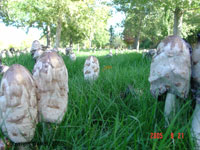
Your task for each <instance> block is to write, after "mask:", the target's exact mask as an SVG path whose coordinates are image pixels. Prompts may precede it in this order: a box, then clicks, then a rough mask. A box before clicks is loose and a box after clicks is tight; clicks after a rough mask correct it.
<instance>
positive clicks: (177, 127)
mask: <svg viewBox="0 0 200 150" xmlns="http://www.w3.org/2000/svg"><path fill="white" fill-rule="evenodd" d="M113 52H114V51H113ZM75 53H76V55H77V59H76V61H75V62H73V61H71V60H70V59H69V57H68V56H64V55H63V59H64V62H65V64H66V67H67V69H68V74H69V98H68V110H67V112H66V114H65V117H64V119H63V121H62V123H61V124H59V125H58V124H49V123H44V122H42V123H39V124H38V125H37V129H36V132H35V137H34V139H33V140H32V143H30V145H29V148H30V149H41V150H50V149H56V150H61V149H77V150H88V149H89V150H94V149H95V150H96V149H99V150H100V149H106V150H107V149H117V150H125V149H144V150H148V149H153V150H156V149H159V150H164V149H174V150H175V149H176V150H177V149H181V150H183V149H193V148H194V143H193V141H192V138H191V133H190V124H191V117H192V113H193V110H194V108H193V107H194V106H193V105H194V103H193V101H192V100H191V98H188V99H186V100H181V105H180V111H179V112H178V113H177V114H176V116H175V118H174V120H173V121H172V123H171V124H170V125H169V127H168V128H166V127H165V120H164V114H163V110H164V98H161V100H159V101H158V100H156V99H155V98H153V97H152V96H151V93H150V84H149V82H148V77H149V71H150V64H151V59H149V58H143V57H142V54H140V53H136V52H131V51H129V52H125V53H123V54H118V55H113V57H110V58H108V57H105V55H106V54H108V51H105V50H101V51H97V52H95V53H93V52H85V51H80V52H79V53H78V52H75ZM89 55H94V56H96V57H97V58H98V59H99V63H100V75H99V78H98V79H97V80H96V81H95V82H87V81H85V80H84V77H83V66H84V61H85V59H86V58H87V57H88V56H89ZM3 62H4V64H6V65H11V64H14V63H18V64H22V65H24V66H25V67H26V68H27V69H29V71H32V69H33V66H34V63H35V62H34V60H33V59H32V57H31V56H30V55H29V54H27V55H21V56H19V57H13V58H6V59H4V60H3ZM108 66H109V67H108ZM110 66H112V67H110ZM190 97H191V96H190ZM152 133H160V134H159V135H162V138H161V136H160V138H161V139H157V138H158V137H157V138H156V139H154V136H152V135H151V134H152ZM182 133H183V134H182ZM172 134H173V135H174V138H172V137H171V136H172ZM180 135H181V136H180ZM182 135H183V136H182ZM179 136H180V137H179ZM1 137H3V135H2V133H1ZM179 138H180V139H179ZM10 145H11V146H10V149H14V148H15V147H16V145H17V144H14V143H12V142H10Z"/></svg>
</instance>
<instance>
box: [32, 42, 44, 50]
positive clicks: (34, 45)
mask: <svg viewBox="0 0 200 150" xmlns="http://www.w3.org/2000/svg"><path fill="white" fill-rule="evenodd" d="M38 49H42V46H41V44H40V42H39V41H38V40H35V41H33V43H32V46H31V51H34V50H38Z"/></svg>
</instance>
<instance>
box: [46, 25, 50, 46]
mask: <svg viewBox="0 0 200 150" xmlns="http://www.w3.org/2000/svg"><path fill="white" fill-rule="evenodd" d="M46 30H47V47H50V44H51V41H50V35H51V32H50V26H49V25H47V29H46Z"/></svg>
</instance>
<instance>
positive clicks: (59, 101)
mask: <svg viewBox="0 0 200 150" xmlns="http://www.w3.org/2000/svg"><path fill="white" fill-rule="evenodd" d="M33 78H34V79H35V83H36V87H37V99H38V111H39V117H40V120H41V119H43V120H44V121H47V122H57V123H60V122H61V121H62V118H63V116H64V114H65V112H66V110H67V103H68V91H69V89H68V72H67V68H66V66H65V64H64V61H63V59H62V57H60V56H59V55H58V54H57V53H56V52H52V51H46V52H44V53H43V54H42V55H41V56H40V57H39V58H38V59H37V62H36V64H35V66H34V70H33Z"/></svg>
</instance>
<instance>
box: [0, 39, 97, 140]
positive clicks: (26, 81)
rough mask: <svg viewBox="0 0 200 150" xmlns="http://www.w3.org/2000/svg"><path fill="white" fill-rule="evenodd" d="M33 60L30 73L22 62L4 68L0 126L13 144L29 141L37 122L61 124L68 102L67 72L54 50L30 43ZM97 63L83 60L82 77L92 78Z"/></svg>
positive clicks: (95, 59)
mask: <svg viewBox="0 0 200 150" xmlns="http://www.w3.org/2000/svg"><path fill="white" fill-rule="evenodd" d="M31 53H32V56H33V58H34V59H35V60H36V63H35V65H34V69H33V72H32V74H31V73H30V72H29V71H28V70H27V69H26V68H25V67H24V66H22V65H19V64H14V65H12V66H10V67H8V68H6V71H5V73H4V74H3V78H2V81H1V86H0V125H1V126H0V127H1V128H2V131H3V133H4V134H5V135H6V136H7V137H9V139H10V140H11V141H13V142H14V143H26V142H30V141H31V140H32V139H33V137H34V134H35V128H36V125H37V123H38V121H45V122H50V123H60V122H61V121H62V119H63V116H64V114H65V112H66V110H67V104H68V92H69V88H68V71H67V68H66V66H65V64H64V61H63V59H62V57H61V56H59V55H58V54H57V52H56V51H55V50H47V51H42V50H41V45H40V43H39V41H37V40H35V41H34V42H33V44H32V48H31ZM98 74H99V62H98V60H97V58H96V57H94V56H90V57H88V59H86V61H85V65H84V78H85V79H86V80H95V79H97V77H98Z"/></svg>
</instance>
